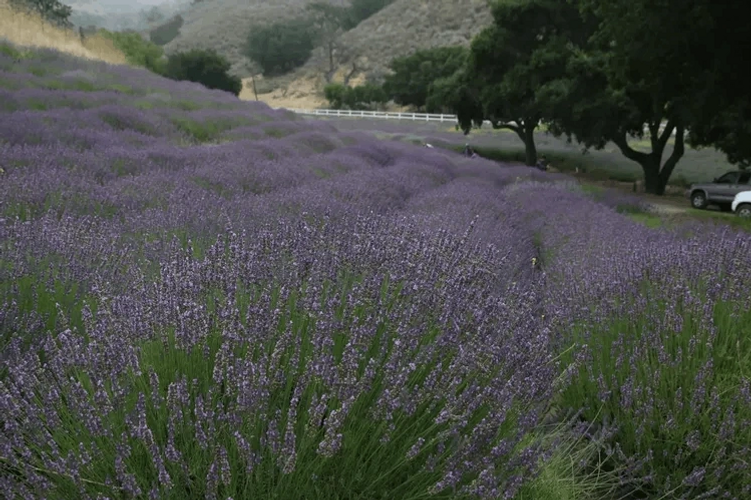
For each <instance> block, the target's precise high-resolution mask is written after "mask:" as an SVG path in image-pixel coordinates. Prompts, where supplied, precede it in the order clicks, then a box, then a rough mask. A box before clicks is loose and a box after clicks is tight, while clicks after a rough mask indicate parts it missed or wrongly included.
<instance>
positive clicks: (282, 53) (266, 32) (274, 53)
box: [245, 19, 315, 75]
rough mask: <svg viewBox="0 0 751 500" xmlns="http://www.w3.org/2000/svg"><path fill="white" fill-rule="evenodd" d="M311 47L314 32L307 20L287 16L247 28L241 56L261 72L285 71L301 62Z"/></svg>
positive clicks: (310, 50)
mask: <svg viewBox="0 0 751 500" xmlns="http://www.w3.org/2000/svg"><path fill="white" fill-rule="evenodd" d="M314 47H315V31H314V29H313V26H312V23H311V21H310V20H308V19H291V20H288V21H279V22H276V23H273V24H268V25H263V26H256V27H254V28H252V29H251V31H250V33H249V35H248V40H247V43H246V47H245V55H247V56H248V57H249V58H250V59H252V60H253V61H255V62H256V63H258V64H259V65H260V66H261V69H262V70H263V72H264V74H267V75H274V74H281V73H286V72H288V71H290V70H292V69H295V68H297V67H299V66H302V65H303V64H305V62H306V61H307V60H308V59H309V58H310V55H311V53H312V52H313V48H314Z"/></svg>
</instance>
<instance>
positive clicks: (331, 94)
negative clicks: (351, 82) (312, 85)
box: [323, 83, 388, 110]
mask: <svg viewBox="0 0 751 500" xmlns="http://www.w3.org/2000/svg"><path fill="white" fill-rule="evenodd" d="M323 93H324V95H325V97H326V100H327V101H329V105H330V106H331V107H332V108H333V109H361V110H369V109H374V108H376V107H378V105H380V104H384V103H386V102H387V100H388V98H387V96H386V93H385V92H384V91H383V88H381V86H380V85H375V84H372V83H366V84H365V85H358V86H357V87H348V86H346V85H342V84H340V83H331V84H329V85H326V87H324V89H323Z"/></svg>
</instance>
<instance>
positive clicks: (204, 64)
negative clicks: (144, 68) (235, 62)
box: [164, 49, 242, 95]
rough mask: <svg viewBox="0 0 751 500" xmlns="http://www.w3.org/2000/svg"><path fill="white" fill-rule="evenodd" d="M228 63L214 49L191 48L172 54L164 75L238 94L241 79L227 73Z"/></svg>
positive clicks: (240, 88)
mask: <svg viewBox="0 0 751 500" xmlns="http://www.w3.org/2000/svg"><path fill="white" fill-rule="evenodd" d="M229 69H230V63H229V62H228V61H227V60H226V59H225V58H224V57H222V56H221V55H219V54H217V53H216V51H214V50H202V49H193V50H189V51H187V52H180V53H177V54H173V55H171V56H170V57H169V59H168V60H167V65H166V68H165V71H164V75H165V76H166V77H168V78H171V79H173V80H188V81H191V82H197V83H200V84H202V85H204V86H206V87H208V88H210V89H219V90H226V91H227V92H232V93H233V94H235V95H239V94H240V91H241V90H242V80H240V78H239V77H237V76H232V75H230V74H229V73H228V71H229Z"/></svg>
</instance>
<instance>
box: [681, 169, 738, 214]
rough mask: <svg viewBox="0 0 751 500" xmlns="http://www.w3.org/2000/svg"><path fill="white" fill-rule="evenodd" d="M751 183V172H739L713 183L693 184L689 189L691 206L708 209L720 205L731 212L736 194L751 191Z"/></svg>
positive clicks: (719, 178) (717, 179)
mask: <svg viewBox="0 0 751 500" xmlns="http://www.w3.org/2000/svg"><path fill="white" fill-rule="evenodd" d="M749 181H751V171H748V172H746V171H743V170H738V171H736V172H728V173H726V174H725V175H722V176H721V177H718V178H716V179H715V180H714V181H712V182H711V183H706V184H692V185H691V187H690V188H689V197H690V199H691V206H692V207H694V208H707V206H708V205H718V206H719V207H720V208H722V209H724V210H729V209H730V205H731V203H733V198H735V195H736V194H738V193H740V192H742V191H748V190H749V189H751V187H749V186H751V182H749Z"/></svg>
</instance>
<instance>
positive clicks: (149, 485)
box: [0, 53, 751, 498]
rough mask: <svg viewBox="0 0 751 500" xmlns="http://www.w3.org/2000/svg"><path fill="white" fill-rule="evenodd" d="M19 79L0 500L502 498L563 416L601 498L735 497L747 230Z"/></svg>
mask: <svg viewBox="0 0 751 500" xmlns="http://www.w3.org/2000/svg"><path fill="white" fill-rule="evenodd" d="M0 57H1V56H0ZM40 57H41V58H42V59H44V63H45V66H44V67H45V71H47V73H46V74H45V75H44V76H35V77H34V78H31V77H29V79H28V81H29V82H33V86H34V87H36V89H35V90H33V91H32V90H22V89H20V88H15V87H13V86H16V87H20V86H22V82H23V80H22V79H21V78H20V77H19V78H16V77H15V75H24V71H32V70H33V67H32V68H31V69H29V68H21V69H19V68H18V67H17V66H13V67H12V70H8V67H7V63H4V64H6V67H3V65H2V64H0V70H2V71H3V72H2V73H0V81H3V82H11V84H4V85H3V86H4V87H6V88H7V87H10V88H11V89H12V90H11V91H9V92H7V94H6V97H9V99H12V102H13V103H15V104H13V105H10V106H9V107H8V113H7V114H5V115H4V116H3V120H2V121H0V134H1V135H0V137H2V138H3V141H2V144H0V162H2V166H3V173H2V174H0V175H2V177H1V179H2V183H0V200H1V201H2V206H0V209H1V210H2V216H1V217H2V221H1V222H0V248H1V251H2V254H0V255H1V256H2V257H1V258H0V279H1V282H2V283H4V284H6V285H5V286H4V288H3V290H2V291H3V293H4V296H3V301H4V302H2V303H0V333H2V335H3V337H2V341H3V352H2V358H1V359H2V363H3V365H2V372H1V373H0V415H2V417H0V422H2V425H3V433H2V435H1V437H0V460H2V463H3V468H2V469H1V470H0V486H1V487H2V488H3V491H4V493H5V494H6V495H7V496H8V497H9V498H13V497H15V496H20V497H22V498H23V497H26V498H36V497H40V496H53V497H56V498H128V497H137V496H139V495H146V494H149V495H150V496H151V497H152V498H186V497H187V498H200V497H204V496H205V497H208V498H229V497H233V498H245V497H248V496H250V495H256V496H261V497H263V496H264V495H267V496H271V495H276V496H279V497H282V498H298V497H299V498H330V497H332V496H336V495H337V494H341V492H346V494H348V495H352V496H356V495H360V496H362V497H388V498H411V497H418V496H424V495H425V494H427V493H429V494H430V495H432V496H434V497H436V498H441V497H443V498H449V497H451V498H454V497H461V496H463V495H467V496H475V497H481V498H497V497H499V496H502V495H506V497H511V496H513V495H514V494H517V493H519V492H520V491H521V492H522V493H523V492H524V488H525V487H528V486H529V485H530V484H532V483H534V481H535V478H536V476H537V473H538V472H539V470H540V467H541V466H543V465H544V463H545V462H546V461H547V460H548V459H550V458H551V456H553V455H554V454H555V452H556V448H557V446H558V445H559V444H560V443H559V442H558V441H557V440H551V439H548V438H546V436H545V435H544V433H541V429H545V427H544V425H543V424H545V423H546V422H549V421H550V415H551V412H552V413H555V411H554V410H555V409H556V408H558V409H563V410H565V409H568V408H570V409H572V410H574V411H578V413H577V415H576V419H580V420H582V421H583V422H584V424H581V425H575V426H574V427H572V430H573V431H575V432H578V433H580V434H581V433H583V429H586V430H587V432H586V433H585V434H586V435H587V436H590V437H589V438H591V439H594V440H596V442H597V443H599V444H598V445H601V446H603V447H604V448H605V451H607V456H608V459H607V460H606V463H605V464H604V465H603V464H600V466H601V470H599V471H598V472H600V473H602V472H603V470H602V468H603V467H604V468H605V469H606V472H609V473H610V474H611V475H612V477H613V478H614V479H613V481H612V484H611V483H604V484H601V485H599V488H600V489H599V490H598V493H599V494H603V491H605V490H608V489H609V488H612V489H614V490H623V491H628V492H632V493H633V492H639V491H641V492H642V495H645V496H647V497H650V496H661V495H667V496H666V498H671V495H672V497H674V498H681V497H683V498H697V497H699V496H700V495H705V497H707V498H714V497H721V496H722V495H727V497H728V498H732V497H735V498H742V497H743V496H744V495H747V494H748V493H749V490H748V488H749V486H748V485H749V484H751V476H749V472H748V469H747V468H746V469H744V468H743V467H742V465H743V464H744V463H748V462H749V460H751V450H749V447H748V445H747V443H749V442H751V435H749V430H748V429H749V428H751V426H750V425H749V419H750V418H751V395H749V380H748V374H749V371H748V370H749V369H751V366H750V365H749V353H750V352H751V346H750V345H749V339H750V338H751V336H749V332H748V327H747V326H744V324H745V325H748V324H749V319H751V318H749V317H748V316H749V314H748V312H747V309H748V308H747V299H748V290H749V289H751V288H750V287H749V285H751V283H750V281H751V278H749V276H751V274H749V267H751V266H750V260H751V259H750V257H749V243H750V241H749V238H748V236H744V235H740V234H736V233H730V232H726V233H724V234H723V233H721V232H718V234H716V235H712V236H711V237H712V240H711V241H716V242H719V243H718V244H716V245H713V246H712V247H709V246H707V245H706V244H704V241H705V238H706V237H707V233H706V232H705V233H703V234H702V237H701V238H698V237H693V236H690V234H689V235H686V234H683V233H682V232H681V231H674V232H671V233H668V232H660V231H656V230H653V229H649V228H646V227H642V226H640V225H638V224H637V223H635V222H632V221H630V220H629V219H628V218H626V217H625V216H622V215H620V214H618V213H617V212H616V211H614V210H612V209H610V208H608V207H607V206H605V205H603V204H602V203H597V202H595V201H593V200H591V199H589V198H587V197H586V196H584V195H583V194H582V193H580V192H578V190H577V188H576V186H574V185H570V184H569V183H567V182H565V181H564V180H563V178H560V177H556V176H553V175H546V174H542V173H537V172H533V171H531V170H530V169H525V168H514V167H499V166H498V165H495V164H493V163H490V162H484V161H467V160H463V159H461V158H460V157H459V156H458V155H452V154H450V153H441V152H438V151H435V150H432V151H426V150H424V149H419V148H415V147H411V146H407V145H402V144H396V143H385V142H384V143H381V142H376V141H374V140H372V139H368V138H367V137H366V136H362V135H358V134H348V133H341V132H337V131H336V130H334V129H333V128H332V127H330V126H326V125H325V124H314V125H310V124H304V123H302V122H300V121H294V120H291V119H290V118H289V116H287V115H285V114H284V113H280V112H275V111H272V110H270V109H268V108H266V107H264V106H259V105H254V104H249V103H243V104H236V105H235V109H229V108H228V107H225V106H227V105H228V103H229V100H228V99H227V98H226V97H225V96H224V95H223V94H221V93H216V92H204V93H201V92H200V91H199V90H197V89H195V88H193V87H191V88H188V87H190V86H181V85H176V84H167V83H165V82H164V81H163V80H160V79H157V78H152V79H148V78H151V77H145V76H144V75H142V74H141V73H140V72H136V71H130V70H125V69H112V68H104V67H102V68H98V72H96V73H95V72H93V71H91V68H85V69H87V71H72V72H71V71H70V68H71V67H72V64H71V63H70V62H65V63H64V64H63V63H61V62H60V60H59V59H57V58H55V57H52V55H50V54H48V53H42V55H41V56H40ZM2 62H3V61H2V59H0V63H2ZM23 64H27V65H30V66H33V64H36V63H34V61H33V60H32V61H31V62H24V63H23ZM105 70H106V71H105ZM113 71H115V72H116V73H113ZM11 73H12V74H11ZM36 73H39V74H41V73H42V72H41V71H37V72H36ZM36 73H35V74H36ZM113 75H114V77H113ZM25 76H29V75H25ZM141 77H143V78H144V81H139V78H141ZM66 79H73V80H74V81H78V82H80V81H84V82H88V84H82V83H77V84H75V85H77V88H87V89H88V90H79V91H66V92H62V91H60V90H44V89H50V88H59V87H60V83H59V82H60V81H62V82H63V83H65V81H66ZM52 81H55V82H57V83H55V84H54V85H49V83H50V82H52ZM112 82H117V85H119V87H118V89H117V92H111V89H110V91H108V90H107V88H106V86H107V85H113V83H112ZM71 85H73V84H71ZM170 85H173V86H172V87H170ZM66 88H67V87H66ZM40 89H42V90H40ZM128 89H130V90H128ZM165 91H168V92H170V93H171V94H172V97H169V96H165V94H164V92H165ZM183 92H186V93H187V92H190V93H193V95H191V99H192V101H191V102H193V103H194V105H195V106H196V107H197V106H201V107H203V108H204V109H191V106H189V105H186V104H185V101H184V100H183V99H176V98H175V96H177V95H180V94H181V93H183ZM5 102H10V101H5ZM234 102H235V103H236V101H234ZM30 103H32V104H33V106H31V107H33V108H34V110H33V111H31V110H28V107H29V106H30ZM40 103H41V104H40ZM61 103H62V104H61ZM23 106H27V108H24V107H23ZM620 203H621V202H620V201H618V202H617V203H614V204H620ZM717 231H721V230H717ZM624 318H625V319H624ZM554 420H558V421H560V420H561V419H560V418H557V419H554ZM570 423H571V422H570ZM593 425H596V427H597V430H596V432H595V431H593V429H592V426H593ZM589 438H588V439H589ZM602 475H603V476H606V475H607V474H602ZM623 491H619V492H618V493H619V494H621V493H623ZM301 492H302V493H301Z"/></svg>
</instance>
